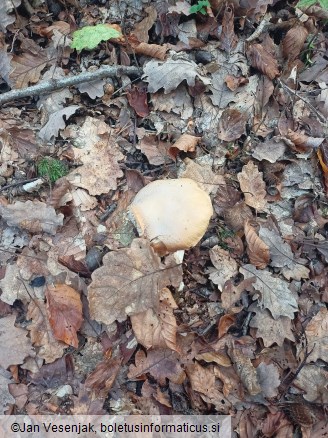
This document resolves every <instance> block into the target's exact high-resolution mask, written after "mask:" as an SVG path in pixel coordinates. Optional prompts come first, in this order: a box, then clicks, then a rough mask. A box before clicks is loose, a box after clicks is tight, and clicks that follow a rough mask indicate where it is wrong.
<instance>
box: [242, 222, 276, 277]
mask: <svg viewBox="0 0 328 438" xmlns="http://www.w3.org/2000/svg"><path fill="white" fill-rule="evenodd" d="M244 230H245V238H246V242H247V254H248V257H249V260H250V262H251V263H252V265H254V266H256V267H257V268H259V269H264V268H266V267H267V265H268V263H269V261H270V251H269V247H268V245H266V244H265V243H264V242H263V240H261V239H260V238H259V236H258V235H257V234H256V232H255V230H254V228H253V227H252V226H251V224H250V222H249V221H248V220H247V221H246V222H245V225H244Z"/></svg>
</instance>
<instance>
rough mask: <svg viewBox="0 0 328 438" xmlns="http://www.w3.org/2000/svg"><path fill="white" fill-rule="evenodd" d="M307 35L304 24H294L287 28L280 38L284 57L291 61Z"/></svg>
mask: <svg viewBox="0 0 328 438" xmlns="http://www.w3.org/2000/svg"><path fill="white" fill-rule="evenodd" d="M307 36H308V31H307V30H306V28H305V27H304V26H300V25H298V26H295V27H292V28H291V29H289V31H288V32H287V33H286V35H285V37H284V39H283V40H282V53H283V55H284V58H288V59H289V60H290V61H293V60H294V59H296V58H297V57H298V55H299V54H300V52H301V50H302V49H303V45H304V43H305V40H306V38H307Z"/></svg>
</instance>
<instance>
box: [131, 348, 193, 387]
mask: <svg viewBox="0 0 328 438" xmlns="http://www.w3.org/2000/svg"><path fill="white" fill-rule="evenodd" d="M147 373H150V374H151V375H152V376H153V377H154V378H155V379H156V380H157V381H158V383H159V384H160V385H165V384H166V379H169V380H170V381H171V382H173V383H176V384H180V385H181V383H183V381H184V380H185V378H186V374H185V372H184V371H183V369H182V368H181V365H180V363H179V360H178V355H177V353H175V352H173V351H172V350H165V349H160V350H150V351H148V353H147V356H146V353H144V352H143V351H142V350H139V351H137V353H136V355H135V365H130V370H129V374H128V378H129V379H132V380H135V379H137V380H140V379H141V380H145V377H144V376H145V374H147Z"/></svg>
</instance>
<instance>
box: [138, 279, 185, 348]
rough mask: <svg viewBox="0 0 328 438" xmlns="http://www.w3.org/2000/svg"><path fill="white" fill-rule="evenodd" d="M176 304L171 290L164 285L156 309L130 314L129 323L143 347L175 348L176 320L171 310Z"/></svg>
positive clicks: (175, 307)
mask: <svg viewBox="0 0 328 438" xmlns="http://www.w3.org/2000/svg"><path fill="white" fill-rule="evenodd" d="M177 308H178V306H177V304H176V302H175V301H174V298H173V296H172V293H171V291H170V290H169V289H168V288H166V287H164V288H163V289H162V290H161V292H160V294H159V306H158V309H157V311H155V310H154V309H148V310H146V311H145V312H141V313H137V314H135V315H131V324H132V329H133V331H134V334H135V337H136V338H137V341H138V342H139V343H140V344H142V345H143V346H144V347H145V348H147V349H149V348H170V349H171V350H177V343H176V334H177V322H176V319H175V316H174V314H173V310H174V309H177Z"/></svg>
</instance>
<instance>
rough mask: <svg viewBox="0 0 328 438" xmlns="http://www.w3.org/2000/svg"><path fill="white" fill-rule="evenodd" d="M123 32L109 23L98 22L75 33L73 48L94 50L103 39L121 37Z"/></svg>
mask: <svg viewBox="0 0 328 438" xmlns="http://www.w3.org/2000/svg"><path fill="white" fill-rule="evenodd" d="M121 36H122V34H121V33H120V32H119V31H118V30H116V29H113V28H112V27H110V25H108V24H97V26H85V27H82V29H79V30H77V31H75V32H74V33H73V41H72V44H71V48H72V49H76V50H79V51H80V50H83V49H88V50H92V49H94V48H95V47H97V46H98V44H99V43H100V42H101V41H108V40H110V39H111V38H119V37H121Z"/></svg>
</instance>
